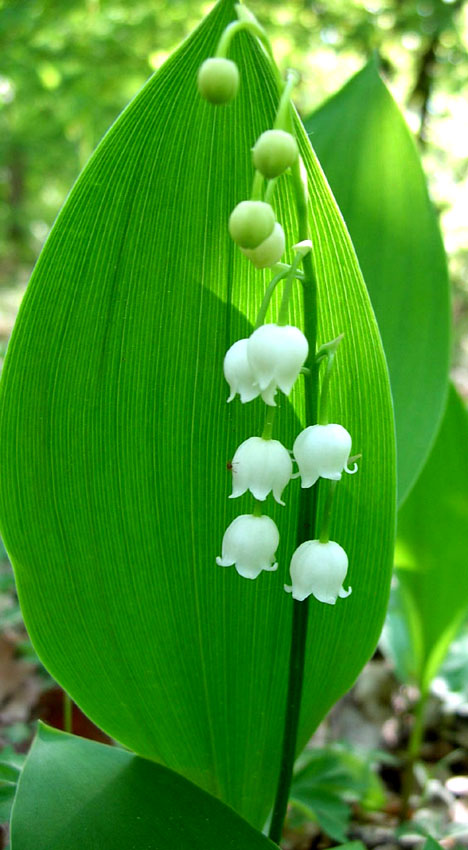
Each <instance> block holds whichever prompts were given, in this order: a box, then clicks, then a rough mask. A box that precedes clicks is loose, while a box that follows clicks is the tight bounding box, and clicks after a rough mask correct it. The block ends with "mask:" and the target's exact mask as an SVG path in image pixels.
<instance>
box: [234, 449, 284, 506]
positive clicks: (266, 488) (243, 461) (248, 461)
mask: <svg viewBox="0 0 468 850" xmlns="http://www.w3.org/2000/svg"><path fill="white" fill-rule="evenodd" d="M291 475H292V461H291V457H290V455H289V452H288V450H287V449H285V447H284V446H283V445H282V444H281V443H280V442H279V441H278V440H264V439H263V438H262V437H249V439H248V440H244V442H243V443H241V445H240V446H239V448H238V449H237V451H236V453H235V455H234V457H233V459H232V494H231V496H230V497H229V498H230V499H235V498H237V496H242V495H243V494H244V493H245V492H246V491H247V490H250V492H251V493H252V495H253V496H254V497H255V498H256V499H258V500H259V501H260V502H264V501H265V499H266V497H267V495H268V493H270V492H271V491H273V496H274V498H275V500H276V501H277V502H278V503H279V504H280V505H284V502H283V501H282V500H281V494H282V492H283V490H284V488H285V487H286V484H287V483H288V481H289V480H290V478H291Z"/></svg>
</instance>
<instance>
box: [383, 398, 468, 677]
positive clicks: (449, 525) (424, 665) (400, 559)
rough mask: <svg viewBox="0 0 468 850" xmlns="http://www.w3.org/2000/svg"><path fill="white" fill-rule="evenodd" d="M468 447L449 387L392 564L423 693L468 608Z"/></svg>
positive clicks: (466, 427)
mask: <svg viewBox="0 0 468 850" xmlns="http://www.w3.org/2000/svg"><path fill="white" fill-rule="evenodd" d="M467 445H468V416H467V413H466V410H465V408H464V405H463V402H462V401H461V399H460V398H459V396H458V395H457V393H456V391H455V389H454V388H453V387H451V389H450V393H449V398H448V403H447V409H446V411H445V416H444V419H443V421H442V426H441V429H440V431H439V434H438V437H437V440H436V443H435V445H434V448H433V450H432V452H431V454H430V457H429V460H428V462H427V464H426V466H425V468H424V470H423V472H422V474H421V477H420V478H419V480H418V482H417V484H416V486H415V488H414V490H413V492H412V493H411V494H410V496H409V497H408V500H407V501H406V503H405V505H404V506H403V507H402V508H401V510H400V512H399V516H398V545H397V549H396V553H395V562H396V566H397V568H398V577H399V581H400V583H401V585H402V588H403V590H404V592H405V596H406V602H407V605H408V606H409V607H410V614H409V616H410V618H411V622H412V628H411V630H410V632H409V634H410V636H411V637H412V640H413V645H414V647H415V658H416V659H417V660H418V661H419V666H418V670H417V674H418V680H419V682H420V684H421V685H422V686H423V688H426V687H428V686H429V684H430V682H431V679H432V678H433V676H434V675H435V673H436V672H437V669H438V667H439V665H440V664H441V663H442V661H443V658H444V655H445V653H446V651H447V649H448V647H449V644H450V642H451V641H452V640H453V638H454V637H455V634H456V632H457V631H458V629H459V628H460V626H461V623H462V621H463V618H464V616H465V614H466V611H467V609H468V570H467V563H468V541H467V536H466V529H467V522H468V456H467V452H466V446H467ZM403 613H405V612H403ZM406 613H408V612H406Z"/></svg>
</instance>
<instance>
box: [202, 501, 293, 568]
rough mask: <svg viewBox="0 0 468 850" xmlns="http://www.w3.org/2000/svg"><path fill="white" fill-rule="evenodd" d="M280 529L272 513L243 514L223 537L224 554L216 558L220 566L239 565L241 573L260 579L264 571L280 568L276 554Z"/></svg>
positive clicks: (237, 566)
mask: <svg viewBox="0 0 468 850" xmlns="http://www.w3.org/2000/svg"><path fill="white" fill-rule="evenodd" d="M278 543H279V531H278V529H277V527H276V525H275V523H274V522H273V520H272V519H270V517H268V516H254V515H253V514H243V515H242V516H238V517H236V519H235V520H234V521H233V522H231V525H229V526H228V528H227V529H226V532H225V534H224V537H223V546H222V552H223V554H222V556H221V558H219V557H218V558H216V563H217V564H219V566H220V567H231V566H232V565H233V564H235V567H236V570H237V572H238V573H239V575H241V576H243V577H244V578H257V576H258V575H259V574H260V573H261V571H262V570H268V571H269V572H273V571H274V570H276V569H278V564H277V563H276V562H275V553H276V550H277V548H278Z"/></svg>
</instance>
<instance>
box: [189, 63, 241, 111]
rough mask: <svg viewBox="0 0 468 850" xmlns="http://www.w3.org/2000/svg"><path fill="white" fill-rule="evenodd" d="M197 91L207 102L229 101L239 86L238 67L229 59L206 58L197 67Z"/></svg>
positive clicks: (217, 103)
mask: <svg viewBox="0 0 468 850" xmlns="http://www.w3.org/2000/svg"><path fill="white" fill-rule="evenodd" d="M197 82H198V91H199V92H200V94H201V96H202V97H203V98H204V99H205V100H208V101H209V103H214V104H216V105H219V104H221V103H229V101H230V100H233V98H235V96H236V94H237V89H238V88H239V69H238V67H237V65H236V63H235V62H231V60H230V59H222V58H221V57H219V58H218V57H214V58H212V59H206V60H205V61H204V62H203V64H202V65H200V68H199V69H198V80H197Z"/></svg>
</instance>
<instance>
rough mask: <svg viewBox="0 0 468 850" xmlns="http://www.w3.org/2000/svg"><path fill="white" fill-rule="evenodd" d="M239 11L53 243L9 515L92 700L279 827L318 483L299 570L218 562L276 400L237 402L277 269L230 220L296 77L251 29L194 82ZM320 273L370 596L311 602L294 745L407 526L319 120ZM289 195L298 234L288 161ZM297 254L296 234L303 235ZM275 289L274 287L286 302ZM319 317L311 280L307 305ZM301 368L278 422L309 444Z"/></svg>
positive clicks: (8, 452)
mask: <svg viewBox="0 0 468 850" xmlns="http://www.w3.org/2000/svg"><path fill="white" fill-rule="evenodd" d="M232 16H233V4H232V2H231V0H222V2H220V3H219V4H218V5H217V6H216V7H215V10H214V11H213V13H212V15H211V16H210V17H209V18H208V19H207V20H206V21H205V22H204V23H203V25H202V26H201V28H199V29H198V30H197V31H196V32H195V33H194V35H193V36H192V37H191V38H190V39H189V40H188V41H187V42H185V44H184V45H183V46H182V48H181V49H180V50H179V51H178V52H177V53H176V54H175V55H174V56H173V57H172V58H171V59H170V60H169V61H168V62H167V63H166V64H165V65H164V66H163V68H162V69H161V70H160V71H159V72H158V74H157V75H156V76H155V77H153V78H152V79H151V80H150V81H149V83H148V84H147V85H146V87H145V88H144V89H143V90H142V92H141V93H140V94H139V95H138V96H137V97H136V99H135V100H134V101H133V103H132V104H131V105H130V106H129V108H128V109H127V110H126V111H125V112H124V114H123V115H122V117H121V118H120V119H119V120H118V121H117V123H116V124H115V125H114V127H113V128H112V129H111V131H110V132H109V134H108V135H107V136H106V138H105V139H104V141H103V142H102V144H101V146H100V147H99V149H98V151H97V152H96V154H95V156H94V157H93V158H92V160H91V161H90V163H89V165H88V166H87V168H86V169H85V171H84V173H83V174H82V176H81V178H80V179H79V181H78V183H77V185H76V186H75V188H74V190H73V191H72V193H71V195H70V198H69V199H68V202H67V203H66V205H65V208H64V210H63V211H62V213H61V215H60V216H59V218H58V220H57V222H56V225H55V227H54V230H53V231H52V234H51V236H50V238H49V240H48V242H47V244H46V247H45V249H44V251H43V253H42V256H41V258H40V260H39V263H38V265H37V268H36V270H35V274H34V276H33V278H32V280H31V283H30V285H29V288H28V291H27V294H26V297H25V300H24V302H23V305H22V308H21V311H20V315H19V318H18V322H17V325H16V328H15V331H14V333H13V337H12V340H11V343H10V349H9V352H8V355H7V359H6V364H5V369H4V376H3V380H2V386H1V417H0V459H1V469H2V475H1V477H0V519H1V530H2V533H3V535H4V539H5V543H6V546H7V549H8V552H9V554H10V556H11V559H12V562H13V564H14V567H15V571H16V576H17V582H18V589H19V594H20V599H21V604H22V607H23V611H24V615H25V619H26V622H27V626H28V629H29V632H30V635H31V638H32V640H33V642H34V645H35V647H36V649H37V651H38V653H39V655H40V657H41V659H42V660H43V662H44V664H45V665H46V667H47V668H48V669H49V670H50V671H51V673H52V675H54V676H55V678H56V679H57V680H58V681H59V682H60V683H61V684H62V685H63V686H64V687H65V689H66V690H67V691H68V692H69V693H70V694H71V696H72V697H73V699H74V700H75V701H76V702H77V703H78V704H79V705H80V706H81V708H82V709H83V710H84V711H85V712H86V713H87V714H88V715H89V716H90V717H92V719H93V720H94V721H95V722H96V723H97V724H98V725H100V726H102V727H103V728H104V729H105V730H106V731H107V732H108V733H109V734H110V735H112V736H113V737H114V738H116V739H117V740H119V741H121V742H122V743H124V744H125V745H126V746H128V747H130V748H132V749H134V750H135V751H136V752H138V753H139V754H140V755H143V756H145V757H148V758H152V759H156V760H160V761H162V762H164V763H166V764H167V765H168V766H169V767H171V768H172V769H174V770H177V771H178V772H179V773H182V774H183V775H184V776H186V777H188V778H189V779H191V780H193V781H194V782H196V783H197V784H199V785H201V786H202V787H204V788H205V789H206V790H208V791H209V792H211V793H213V794H214V795H217V796H219V797H221V798H222V799H223V800H225V801H227V802H229V803H230V804H231V805H232V806H233V807H234V808H236V809H237V810H238V811H239V812H241V813H242V814H244V816H245V817H246V818H247V819H249V820H251V821H252V822H253V823H255V824H257V825H263V822H264V819H265V817H266V815H267V813H268V809H269V807H270V805H271V801H272V796H273V794H274V788H275V785H276V782H277V774H278V766H279V757H280V753H279V750H280V741H281V736H282V727H283V717H284V705H285V693H286V679H287V664H288V653H289V643H290V629H291V611H292V604H291V598H290V596H288V595H287V594H286V593H284V591H283V582H284V581H287V580H288V576H287V571H288V563H289V558H290V556H291V554H292V552H293V550H294V545H295V543H294V541H295V537H296V529H295V525H296V522H297V503H298V496H299V489H300V488H299V482H298V481H296V482H293V483H292V484H291V486H290V488H289V492H288V494H287V507H286V508H281V507H279V506H276V505H275V506H273V507H272V505H271V503H269V504H268V505H267V510H268V512H269V513H271V514H272V515H273V517H274V518H275V519H276V520H277V522H278V524H279V528H280V532H281V544H280V548H279V552H278V555H279V561H280V569H279V571H278V573H277V574H274V575H268V574H266V573H264V574H262V575H261V576H260V577H259V579H258V580H257V581H254V582H250V581H246V580H244V579H241V578H240V577H239V576H238V575H237V573H236V572H235V570H234V569H221V568H219V567H217V566H216V564H215V556H216V555H217V554H219V553H220V547H221V539H222V535H223V532H224V530H225V528H226V525H227V524H228V522H229V521H230V520H231V519H232V518H233V517H234V516H236V515H237V514H239V513H245V512H248V511H250V510H251V509H252V502H251V499H250V497H248V496H245V497H242V499H241V500H239V501H237V502H236V503H233V502H232V501H228V499H227V496H228V493H229V485H230V481H229V477H230V476H229V473H228V472H227V470H226V461H227V460H228V459H229V458H230V457H232V455H233V452H234V450H235V448H236V447H237V445H238V444H239V443H240V442H241V440H243V439H245V438H246V437H247V436H249V435H250V434H252V433H258V432H259V429H260V428H261V427H262V424H263V417H264V409H263V406H262V403H261V402H260V401H259V400H256V401H255V402H252V403H251V404H250V405H244V406H242V405H240V404H239V403H238V402H237V401H236V402H235V403H233V404H232V405H230V406H229V408H228V407H227V406H226V397H227V392H228V391H227V386H226V385H225V383H224V379H223V375H222V360H223V355H224V352H225V350H226V348H227V346H228V345H229V344H230V343H232V342H233V341H234V340H236V339H238V338H239V337H241V336H245V335H246V334H248V333H249V330H250V329H251V327H252V322H253V320H254V318H255V315H256V312H257V310H258V307H259V305H260V302H261V298H262V294H263V286H264V282H265V279H267V276H266V274H263V273H260V272H258V271H256V270H255V269H253V268H252V267H251V266H250V265H249V262H248V260H247V259H246V258H245V257H244V256H243V255H242V254H241V253H240V252H239V251H238V250H236V249H235V247H234V246H233V245H232V244H231V242H230V240H229V237H228V235H227V231H226V222H227V219H228V215H229V212H230V210H231V209H232V207H233V206H234V204H235V203H236V202H237V201H239V200H241V199H242V198H245V197H247V196H248V194H249V191H250V182H251V178H252V166H251V162H250V150H249V149H250V146H251V145H252V143H253V141H254V140H255V139H256V137H257V136H258V135H259V133H260V132H261V131H262V130H264V129H266V128H267V127H269V126H271V123H272V120H273V116H274V110H275V106H276V104H277V89H276V83H275V79H274V75H273V74H272V72H271V70H270V68H269V66H268V64H267V60H266V57H265V54H264V52H263V50H262V49H261V48H260V47H259V46H258V44H257V43H256V42H255V41H254V40H253V39H252V38H251V37H250V36H242V38H239V41H238V43H236V46H235V51H234V56H235V57H237V60H238V62H239V65H240V68H241V76H242V85H241V91H240V95H239V97H238V98H237V99H236V101H235V102H234V103H233V104H231V105H230V106H228V107H222V108H219V109H215V108H213V107H211V106H210V105H209V104H207V103H205V102H202V101H201V100H200V99H199V98H198V96H197V92H196V84H195V80H196V72H197V67H198V66H199V64H200V62H201V61H202V60H203V59H204V58H205V57H206V56H208V55H210V53H212V52H213V49H214V45H215V44H216V42H217V39H218V37H219V35H220V33H221V31H222V30H223V28H224V26H225V25H226V23H227V22H228V21H229V20H230V19H231V18H232ZM299 132H300V143H301V147H302V151H303V155H304V158H305V160H306V165H307V169H308V174H309V190H310V200H311V203H310V223H311V231H312V238H313V242H314V246H315V250H314V265H315V271H316V275H317V281H318V287H319V300H320V308H319V316H318V319H319V342H320V343H321V342H323V341H325V340H329V339H333V338H334V337H336V336H337V335H338V334H339V333H340V332H344V333H345V340H344V342H343V343H342V345H341V347H340V351H339V357H338V358H337V359H338V364H337V369H336V373H335V374H334V376H333V386H332V395H331V399H330V413H331V416H332V418H333V419H335V420H336V421H339V422H342V423H343V424H344V425H345V427H347V428H348V429H349V430H350V431H351V433H352V435H353V444H354V449H355V451H359V452H362V453H363V460H362V469H361V470H360V472H359V473H358V475H355V476H353V477H348V476H345V478H346V480H345V481H344V482H343V483H342V484H341V485H340V488H339V490H340V491H339V494H338V497H337V502H336V511H335V516H334V521H333V527H332V534H333V537H334V538H335V539H336V540H338V541H339V542H340V543H341V544H342V545H343V546H344V547H345V549H346V550H347V552H348V554H349V558H350V570H349V581H350V583H351V585H352V587H353V594H352V596H351V597H350V598H349V599H347V600H346V601H345V602H344V601H341V600H340V601H339V604H337V606H336V607H335V608H334V607H332V606H328V605H322V604H320V603H318V602H316V601H315V600H313V601H312V603H311V611H310V622H311V627H310V634H309V646H308V656H307V670H306V683H305V691H304V703H303V712H302V721H301V731H300V740H299V744H300V745H303V744H304V743H305V741H306V740H307V738H308V736H309V735H310V733H311V732H312V731H313V729H314V728H315V726H316V725H317V724H318V723H319V722H320V720H321V718H322V717H323V716H324V713H325V712H326V711H327V710H328V708H329V707H330V706H331V705H332V703H333V702H334V701H335V700H336V699H337V698H338V697H339V696H340V695H341V694H342V693H343V692H344V691H345V690H346V689H347V688H348V687H349V686H350V685H351V683H352V682H353V680H354V679H355V678H356V676H357V674H358V672H359V670H360V668H361V667H362V665H363V664H364V663H365V661H366V659H367V658H368V657H369V655H370V654H371V652H372V651H373V648H374V645H375V643H376V641H377V638H378V635H379V632H380V629H381V624H382V619H383V616H384V611H385V607H386V603H387V596H388V587H389V579H390V569H391V552H392V543H393V540H392V538H393V530H394V501H395V490H394V486H395V482H394V472H395V470H394V434H393V417H392V409H391V399H390V391H389V384H388V376H387V372H386V366H385V361H384V357H383V352H382V349H381V345H380V340H379V335H378V330H377V327H376V324H375V320H374V317H373V314H372V310H371V307H370V303H369V300H368V296H367V292H366V289H365V286H364V283H363V281H362V278H361V275H360V272H359V268H358V265H357V262H356V258H355V255H354V253H353V249H352V246H351V243H350V241H349V237H348V235H347V233H346V231H345V228H344V226H343V224H342V220H341V217H340V215H339V213H338V210H337V208H336V205H335V202H334V200H333V198H332V196H331V194H330V192H329V189H328V187H327V185H326V183H325V181H324V178H323V175H322V173H321V171H320V168H319V166H318V165H317V162H316V160H315V158H314V156H313V153H312V151H311V149H310V146H309V144H308V141H307V138H306V136H305V133H304V131H303V129H302V128H299ZM278 190H279V193H278V203H277V212H278V215H279V218H280V220H281V221H282V222H283V223H284V225H285V227H286V229H287V231H288V242H289V244H290V245H291V243H292V241H296V239H297V229H296V226H295V225H296V219H295V214H294V205H293V202H292V190H291V185H290V182H289V178H281V180H280V182H279V187H278ZM288 256H291V252H289V254H288ZM277 305H278V300H277V299H275V307H277ZM291 316H292V318H293V320H294V321H296V322H297V323H299V324H300V325H302V321H303V317H302V306H301V297H300V293H299V292H297V293H296V295H295V300H294V304H293V307H292V311H291ZM301 393H302V387H301V386H300V385H299V384H298V387H297V388H296V389H295V390H294V393H293V394H292V396H291V403H290V402H288V401H282V402H281V403H280V409H279V413H278V416H277V420H278V427H277V429H275V433H276V435H277V436H278V438H279V439H282V440H283V441H284V442H285V444H286V445H288V446H291V445H292V441H293V439H294V435H295V434H297V432H298V430H299V429H300V420H301V421H302V417H303V398H302V395H301Z"/></svg>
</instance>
